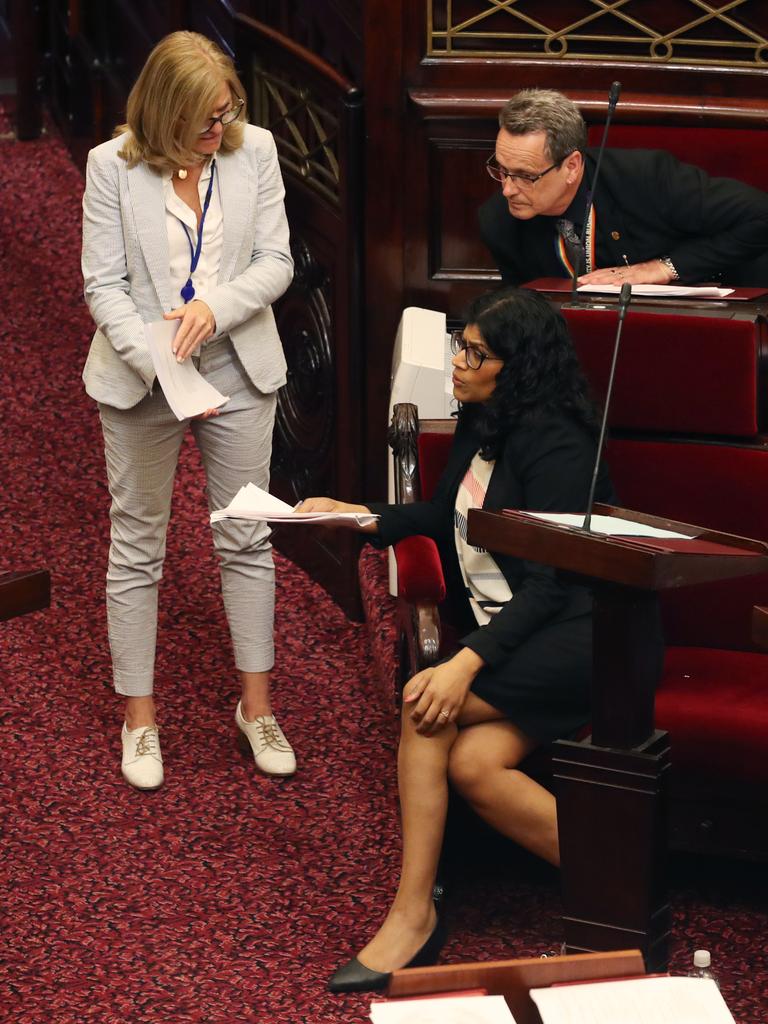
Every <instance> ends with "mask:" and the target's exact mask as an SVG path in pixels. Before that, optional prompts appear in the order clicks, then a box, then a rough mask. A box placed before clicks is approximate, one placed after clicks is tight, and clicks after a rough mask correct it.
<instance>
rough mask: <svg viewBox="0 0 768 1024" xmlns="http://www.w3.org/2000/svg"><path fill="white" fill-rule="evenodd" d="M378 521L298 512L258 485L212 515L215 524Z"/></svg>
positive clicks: (358, 516) (347, 514)
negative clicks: (231, 521) (230, 521)
mask: <svg viewBox="0 0 768 1024" xmlns="http://www.w3.org/2000/svg"><path fill="white" fill-rule="evenodd" d="M378 518H379V517H378V516H374V515H365V514H361V513H359V512H295V511H294V509H292V508H291V506H290V505H289V504H287V502H285V501H281V500H280V498H276V497H275V496H274V494H270V493H269V492H268V491H263V490H262V489H261V488H260V487H257V486H256V484H246V485H245V487H241V488H240V490H239V491H238V492H237V494H236V495H235V496H234V498H233V499H232V501H231V502H230V503H229V505H227V507H226V508H222V509H217V511H215V512H211V524H213V523H218V522H219V520H221V519H253V520H257V521H261V522H269V523H294V524H297V523H321V524H324V525H325V526H330V525H333V523H344V522H350V521H352V522H354V523H356V524H357V525H358V526H368V525H369V524H370V523H372V522H374V521H375V520H376V519H378Z"/></svg>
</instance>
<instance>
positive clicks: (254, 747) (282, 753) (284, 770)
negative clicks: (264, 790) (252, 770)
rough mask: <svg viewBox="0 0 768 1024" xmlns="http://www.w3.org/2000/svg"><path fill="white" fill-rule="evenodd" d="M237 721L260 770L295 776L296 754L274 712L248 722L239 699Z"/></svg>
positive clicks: (268, 773)
mask: <svg viewBox="0 0 768 1024" xmlns="http://www.w3.org/2000/svg"><path fill="white" fill-rule="evenodd" d="M235 722H236V723H237V728H238V729H239V730H240V739H241V742H242V745H243V746H245V744H246V743H247V745H248V747H249V748H250V750H251V753H252V754H253V760H254V761H255V762H256V767H257V768H258V769H259V771H262V772H264V774H265V775H282V776H287V775H293V773H294V772H295V771H296V755H295V754H294V752H293V747H292V746H291V744H290V743H289V742H288V740H287V739H286V738H285V733H284V732H283V730H282V729H281V728H280V726H279V725H278V724H277V719H276V718H275V716H274V715H259V716H258V717H257V718H254V720H253V721H252V722H246V720H245V719H244V718H243V709H242V706H241V702H240V701H238V702H237V708H236V709H235Z"/></svg>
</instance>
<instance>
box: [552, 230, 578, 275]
mask: <svg viewBox="0 0 768 1024" xmlns="http://www.w3.org/2000/svg"><path fill="white" fill-rule="evenodd" d="M557 230H558V232H559V233H560V235H561V237H562V239H563V241H564V242H565V251H566V253H567V255H568V259H569V261H570V264H571V266H572V267H574V268H577V269H578V272H579V273H580V274H583V273H584V270H585V261H584V245H583V244H582V243H581V242H580V241H579V236H578V234H577V233H576V227H575V225H574V223H573V221H571V220H566V219H565V218H562V219H561V220H559V221H558V222H557ZM577 261H578V266H577Z"/></svg>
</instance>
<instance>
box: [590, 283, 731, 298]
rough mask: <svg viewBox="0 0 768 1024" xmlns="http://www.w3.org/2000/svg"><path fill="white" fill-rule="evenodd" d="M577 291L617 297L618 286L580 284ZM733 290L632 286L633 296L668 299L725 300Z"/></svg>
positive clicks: (709, 286)
mask: <svg viewBox="0 0 768 1024" xmlns="http://www.w3.org/2000/svg"><path fill="white" fill-rule="evenodd" d="M578 291H580V292H587V293H590V292H591V293H594V294H602V295H619V294H620V293H621V285H620V284H580V285H579V287H578ZM733 291H734V289H733V288H717V287H715V286H714V285H706V286H705V285H701V286H698V287H697V286H695V285H692V286H688V285H685V284H633V285H632V294H633V295H645V296H648V297H657V298H663V297H665V296H666V297H667V298H670V299H674V298H678V299H725V298H727V296H729V295H732V294H733Z"/></svg>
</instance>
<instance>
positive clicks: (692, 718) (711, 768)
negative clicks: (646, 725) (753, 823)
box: [656, 647, 768, 784]
mask: <svg viewBox="0 0 768 1024" xmlns="http://www.w3.org/2000/svg"><path fill="white" fill-rule="evenodd" d="M656 725H657V727H658V728H659V729H666V730H668V732H669V735H670V739H671V742H672V768H673V773H674V770H675V769H676V768H684V769H685V773H686V775H690V774H692V773H699V774H700V775H701V777H702V778H707V779H710V778H717V777H718V776H721V777H723V778H724V779H728V780H730V781H740V782H744V783H750V784H766V783H768V655H765V654H753V653H751V652H748V651H720V650H716V649H713V648H711V647H708V648H701V647H669V648H667V653H666V658H665V661H664V676H663V679H662V683H661V686H660V687H659V689H658V690H657V692H656Z"/></svg>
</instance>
